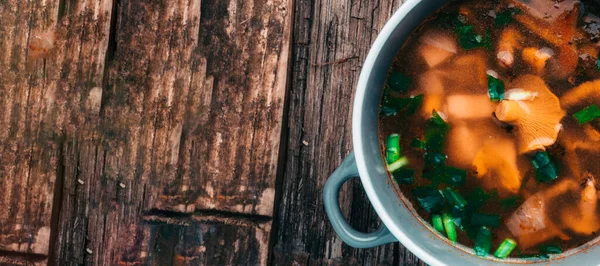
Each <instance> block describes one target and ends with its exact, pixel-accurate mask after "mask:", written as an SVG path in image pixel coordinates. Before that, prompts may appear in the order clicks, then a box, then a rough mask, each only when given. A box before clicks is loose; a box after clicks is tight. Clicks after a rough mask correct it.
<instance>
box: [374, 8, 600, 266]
mask: <svg viewBox="0 0 600 266" xmlns="http://www.w3.org/2000/svg"><path fill="white" fill-rule="evenodd" d="M584 4H586V2H580V1H573V0H564V1H559V2H556V1H550V0H528V1H525V0H505V1H473V0H467V1H455V2H451V3H449V4H448V5H446V6H445V7H444V8H442V9H441V10H440V11H438V12H437V13H435V14H434V15H432V16H431V17H430V18H428V20H427V21H425V22H424V23H423V24H422V25H421V26H419V27H418V28H417V29H416V30H415V31H414V32H413V34H412V35H411V37H410V38H409V40H407V42H406V44H405V45H404V46H403V48H402V49H401V50H400V51H399V53H398V55H397V57H396V58H395V60H394V63H393V65H392V67H391V69H390V72H389V75H388V79H387V83H386V86H385V88H384V96H383V98H382V102H381V112H380V120H379V127H380V130H379V134H380V139H381V145H382V155H383V157H384V160H385V161H386V163H387V167H388V172H389V176H390V178H391V180H392V181H393V182H394V183H395V184H396V187H397V189H398V191H399V192H401V193H402V194H403V195H405V196H406V197H407V198H408V199H409V200H410V201H411V203H412V204H413V206H414V207H415V209H416V211H417V212H418V214H419V215H420V216H421V217H422V218H423V219H424V220H426V221H429V222H430V223H431V225H432V227H433V230H435V231H438V232H439V234H440V235H441V236H444V237H446V238H448V240H450V241H451V242H457V243H461V244H463V245H466V246H468V247H472V248H473V250H474V252H475V254H476V255H479V256H495V257H498V258H506V257H535V258H541V259H547V258H553V257H557V256H560V255H557V254H560V253H563V252H565V251H567V250H569V249H573V248H576V247H578V246H581V245H583V244H585V243H587V242H589V241H592V240H593V239H594V238H596V237H598V235H599V234H600V209H599V208H598V204H597V200H598V197H599V196H600V191H599V190H598V188H600V184H599V183H600V180H598V178H597V176H598V174H600V163H598V162H600V121H599V119H598V118H600V108H599V107H598V106H599V105H600V59H599V58H598V56H599V55H598V53H599V47H600V43H598V41H599V38H600V31H599V29H600V24H597V23H596V22H600V17H598V16H596V15H595V14H594V13H596V11H595V10H594V6H592V5H589V6H588V5H585V6H584ZM584 7H585V8H584ZM599 14H600V13H599Z"/></svg>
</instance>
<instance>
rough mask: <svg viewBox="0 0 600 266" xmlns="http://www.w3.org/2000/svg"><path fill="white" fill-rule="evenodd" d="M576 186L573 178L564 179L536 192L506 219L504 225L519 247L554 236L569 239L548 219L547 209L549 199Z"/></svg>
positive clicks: (537, 242)
mask: <svg viewBox="0 0 600 266" xmlns="http://www.w3.org/2000/svg"><path fill="white" fill-rule="evenodd" d="M576 187H577V184H576V183H575V182H574V181H573V180H571V179H566V180H564V181H562V182H560V183H558V184H556V185H555V186H554V187H551V188H549V189H547V190H544V191H540V192H537V193H535V194H533V195H532V196H531V197H529V198H528V199H527V200H526V201H525V202H524V203H523V204H522V205H521V206H520V207H519V208H518V209H517V210H516V211H515V212H514V213H513V214H512V215H511V216H510V217H509V218H508V219H507V220H506V227H507V228H508V230H510V232H511V233H512V234H513V235H514V236H516V237H517V238H518V240H519V247H521V248H522V249H523V250H525V249H528V248H530V247H533V246H535V245H537V244H539V243H542V242H544V241H547V240H550V239H552V238H555V237H559V238H561V239H562V240H569V239H570V237H569V236H568V235H566V234H565V233H563V232H562V231H561V230H560V229H559V228H558V226H557V225H556V224H554V223H553V221H552V220H551V219H549V217H548V214H547V211H548V207H549V204H548V203H549V200H550V199H552V198H554V197H556V196H558V195H560V194H563V193H566V192H568V191H572V190H574V189H575V188H576Z"/></svg>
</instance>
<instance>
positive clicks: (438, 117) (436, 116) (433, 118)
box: [430, 110, 447, 126]
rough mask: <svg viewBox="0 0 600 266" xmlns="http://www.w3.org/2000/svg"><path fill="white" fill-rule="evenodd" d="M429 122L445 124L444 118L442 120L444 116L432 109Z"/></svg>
mask: <svg viewBox="0 0 600 266" xmlns="http://www.w3.org/2000/svg"><path fill="white" fill-rule="evenodd" d="M430 121H431V122H433V123H434V124H436V125H440V126H446V125H447V123H446V120H444V118H442V116H441V115H440V113H438V112H437V111H436V110H433V113H432V114H431V120H430Z"/></svg>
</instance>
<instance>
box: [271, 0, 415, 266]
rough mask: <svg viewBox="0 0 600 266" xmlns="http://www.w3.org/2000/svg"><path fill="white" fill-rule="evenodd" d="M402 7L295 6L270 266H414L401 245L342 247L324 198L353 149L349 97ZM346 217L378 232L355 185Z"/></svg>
mask: <svg viewBox="0 0 600 266" xmlns="http://www.w3.org/2000/svg"><path fill="white" fill-rule="evenodd" d="M400 4H401V3H400V1H393V0H378V1H368V0H362V1H337V0H313V1H310V0H300V1H296V7H295V15H294V23H295V24H294V37H293V58H292V77H291V82H292V84H291V91H290V94H289V96H288V97H289V118H288V119H289V122H288V124H289V125H288V132H287V134H289V137H288V139H289V140H288V142H287V154H286V156H287V160H286V163H285V165H284V167H285V170H284V171H285V172H284V174H283V178H282V180H283V181H282V192H281V196H280V198H281V200H280V205H279V208H278V210H277V211H278V213H277V215H276V218H275V219H276V224H275V225H274V230H275V232H274V233H275V234H276V235H275V236H274V241H273V242H274V247H273V253H272V258H273V259H272V260H273V263H274V264H275V265H290V264H291V265H322V264H330V265H393V264H396V265H415V264H418V260H416V259H415V258H414V257H413V256H409V255H407V254H410V253H406V251H405V249H404V248H403V247H402V246H401V245H399V244H390V245H386V246H383V247H378V248H375V249H367V250H356V249H352V248H350V247H348V246H347V245H343V244H342V242H341V240H340V239H339V238H338V237H337V236H336V235H335V232H333V229H332V228H331V226H330V225H329V221H328V219H327V217H326V215H325V212H324V209H323V202H322V199H321V191H322V187H323V185H324V183H325V180H326V178H327V177H328V175H329V174H330V173H331V172H333V170H334V169H335V168H336V167H337V166H338V165H339V164H340V163H341V161H342V159H343V158H344V157H345V156H346V155H347V153H348V152H349V151H350V150H351V149H352V143H351V132H350V131H351V123H350V121H351V105H352V100H353V99H352V95H353V92H354V88H355V85H356V82H357V81H358V76H359V72H360V68H361V64H362V62H363V60H364V59H365V57H366V55H367V53H368V50H369V48H370V45H371V43H372V42H373V41H374V40H375V37H376V36H377V34H378V32H379V30H380V29H381V28H382V27H383V25H384V23H385V22H386V20H387V19H388V18H389V17H390V16H391V15H392V14H393V12H394V11H395V10H396V9H397V8H398V7H399V5H400ZM340 202H341V203H343V204H344V205H343V206H342V209H343V211H344V212H345V213H346V214H347V217H349V220H350V222H351V224H352V225H353V226H355V227H356V228H357V229H360V230H363V231H372V230H375V229H376V228H377V227H378V219H377V217H376V215H375V214H374V212H373V211H372V210H371V208H370V207H369V204H368V200H367V199H366V197H365V195H364V192H363V189H362V187H361V185H360V182H359V181H358V180H356V181H354V182H351V188H350V189H349V188H348V186H346V187H345V188H344V189H343V190H342V193H341V196H340Z"/></svg>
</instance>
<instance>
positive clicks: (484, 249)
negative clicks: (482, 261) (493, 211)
mask: <svg viewBox="0 0 600 266" xmlns="http://www.w3.org/2000/svg"><path fill="white" fill-rule="evenodd" d="M491 248H492V231H490V229H488V228H487V227H485V226H483V227H481V228H479V231H478V232H477V237H476V238H475V246H474V247H473V250H474V251H475V255H477V256H480V257H485V256H487V255H488V254H489V253H490V249H491Z"/></svg>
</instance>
